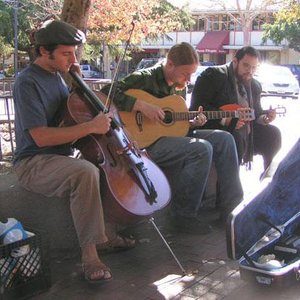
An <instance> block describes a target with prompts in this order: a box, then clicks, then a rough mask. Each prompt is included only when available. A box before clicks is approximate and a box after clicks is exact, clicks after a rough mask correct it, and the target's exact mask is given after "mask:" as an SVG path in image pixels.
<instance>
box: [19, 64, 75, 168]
mask: <svg viewBox="0 0 300 300" xmlns="http://www.w3.org/2000/svg"><path fill="white" fill-rule="evenodd" d="M68 95H69V91H68V88H67V85H66V83H65V82H64V80H63V79H62V77H61V76H60V74H58V73H51V72H48V71H46V70H44V69H43V68H41V67H40V66H38V65H36V64H31V65H30V66H28V67H27V68H26V69H25V70H24V71H23V72H22V73H21V74H20V75H19V76H18V77H17V79H16V82H15V85H14V91H13V98H14V105H15V134H16V151H15V157H14V163H16V162H17V161H18V160H20V159H22V158H24V157H28V156H34V155H36V154H61V155H69V154H71V146H70V144H64V145H57V146H48V147H39V146H37V145H36V143H35V142H34V140H33V139H32V137H31V135H30V133H29V130H30V129H32V128H38V127H58V126H59V123H60V121H61V113H62V111H63V109H64V106H65V104H66V101H67V99H68Z"/></svg>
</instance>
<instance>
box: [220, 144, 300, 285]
mask: <svg viewBox="0 0 300 300" xmlns="http://www.w3.org/2000/svg"><path fill="white" fill-rule="evenodd" d="M226 238H227V254H228V257H230V258H232V259H238V260H239V268H240V275H241V278H242V279H244V280H250V281H255V282H257V283H260V284H264V285H269V286H270V285H278V286H286V285H289V284H291V283H293V282H296V281H298V280H300V140H298V142H297V143H296V144H295V146H294V147H293V148H292V149H291V150H290V152H289V153H288V154H287V156H286V157H285V158H284V159H283V160H282V162H281V163H280V164H279V166H278V168H277V170H276V173H275V174H274V176H273V179H272V181H271V182H270V183H269V184H268V186H267V187H266V188H265V189H264V190H263V191H262V192H261V193H260V194H258V195H257V196H256V197H255V198H254V199H252V200H251V201H249V202H248V203H246V202H242V203H241V204H240V205H238V206H237V207H236V208H235V209H234V210H233V211H232V213H231V215H230V216H229V218H228V222H227V225H226Z"/></svg>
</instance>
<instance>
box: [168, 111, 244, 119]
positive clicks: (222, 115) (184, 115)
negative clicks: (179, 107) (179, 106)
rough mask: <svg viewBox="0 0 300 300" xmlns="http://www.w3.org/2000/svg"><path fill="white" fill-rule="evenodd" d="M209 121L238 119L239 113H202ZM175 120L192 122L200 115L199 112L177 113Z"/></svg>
mask: <svg viewBox="0 0 300 300" xmlns="http://www.w3.org/2000/svg"><path fill="white" fill-rule="evenodd" d="M202 113H203V114H204V115H205V116H206V118H207V119H208V120H217V119H223V118H238V117H239V114H238V112H237V111H222V110H216V111H210V110H207V111H203V112H202ZM173 114H174V119H176V120H177V121H179V120H192V119H194V118H196V117H197V116H198V115H199V111H189V112H175V113H173Z"/></svg>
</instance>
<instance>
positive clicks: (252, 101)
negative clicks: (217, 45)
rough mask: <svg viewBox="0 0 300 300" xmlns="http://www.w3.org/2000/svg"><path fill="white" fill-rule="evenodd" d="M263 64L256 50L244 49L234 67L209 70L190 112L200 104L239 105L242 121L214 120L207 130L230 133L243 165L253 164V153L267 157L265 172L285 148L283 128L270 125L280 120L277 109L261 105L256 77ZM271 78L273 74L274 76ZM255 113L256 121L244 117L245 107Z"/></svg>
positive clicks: (208, 106) (208, 107) (213, 106)
mask: <svg viewBox="0 0 300 300" xmlns="http://www.w3.org/2000/svg"><path fill="white" fill-rule="evenodd" d="M258 64H259V53H258V52H257V51H256V50H255V49H254V48H252V47H243V48H241V49H239V50H238V51H237V52H236V55H235V57H234V59H233V61H232V62H231V63H230V64H226V65H222V66H215V67H211V68H208V69H207V70H205V71H204V72H203V73H202V74H201V76H199V77H198V78H197V81H196V84H195V87H194V90H193V94H192V98H191V106H190V110H195V109H197V108H198V107H199V106H200V105H201V106H203V109H204V110H220V109H222V107H223V106H224V105H227V104H237V105H239V107H241V108H242V109H237V110H238V114H239V113H240V115H239V118H223V119H221V120H220V119H219V120H213V121H212V120H210V121H208V122H207V124H206V125H205V126H206V127H207V128H219V129H223V130H228V131H230V132H231V133H232V134H233V136H234V138H235V141H236V145H237V150H238V155H239V161H240V164H243V163H249V162H251V161H252V158H253V154H260V155H262V156H263V161H264V172H263V173H262V176H264V174H265V173H266V172H267V170H268V167H269V166H270V164H271V162H272V160H273V158H274V156H275V155H276V153H277V152H278V151H279V149H280V147H281V133H280V131H279V129H278V128H277V127H275V126H273V125H270V124H269V123H270V122H272V121H273V120H274V119H275V117H276V112H275V111H274V110H269V111H268V112H267V113H264V111H263V109H262V107H261V103H260V95H261V91H262V88H261V85H260V83H259V82H258V81H257V80H255V79H254V78H253V75H254V73H255V71H256V68H257V67H258ZM270 76H271V74H270ZM246 107H248V108H251V109H253V110H254V116H255V117H254V118H255V119H254V120H253V121H249V119H248V120H247V119H245V118H244V117H243V110H244V109H243V108H246Z"/></svg>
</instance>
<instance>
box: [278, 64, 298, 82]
mask: <svg viewBox="0 0 300 300" xmlns="http://www.w3.org/2000/svg"><path fill="white" fill-rule="evenodd" d="M282 66H285V67H287V68H289V69H290V70H291V71H292V73H293V74H294V76H295V77H296V79H297V80H298V82H299V85H300V65H296V64H287V65H282Z"/></svg>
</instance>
